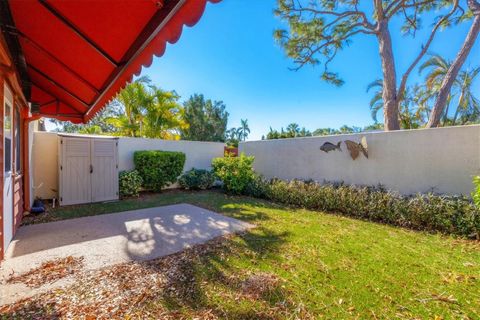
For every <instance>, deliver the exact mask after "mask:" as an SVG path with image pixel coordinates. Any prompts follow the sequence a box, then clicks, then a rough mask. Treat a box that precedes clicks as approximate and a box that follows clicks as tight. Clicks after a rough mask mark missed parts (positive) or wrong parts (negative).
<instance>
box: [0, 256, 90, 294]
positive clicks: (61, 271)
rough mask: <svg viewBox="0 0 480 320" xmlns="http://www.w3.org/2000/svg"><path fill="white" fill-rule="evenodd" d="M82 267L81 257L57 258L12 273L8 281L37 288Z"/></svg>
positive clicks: (73, 272) (75, 271)
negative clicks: (32, 267) (16, 273)
mask: <svg viewBox="0 0 480 320" xmlns="http://www.w3.org/2000/svg"><path fill="white" fill-rule="evenodd" d="M82 267H83V257H72V256H68V257H66V258H59V259H55V260H50V261H47V262H44V263H42V264H41V265H40V266H39V267H37V268H34V269H31V270H30V271H28V272H25V273H22V274H19V275H12V276H11V277H10V278H9V279H8V280H7V282H8V283H24V284H25V285H27V286H28V287H31V288H38V287H41V286H42V285H44V284H47V283H51V282H54V281H57V280H59V279H62V278H65V277H66V276H69V275H72V274H75V273H78V272H79V271H80V270H81V269H82Z"/></svg>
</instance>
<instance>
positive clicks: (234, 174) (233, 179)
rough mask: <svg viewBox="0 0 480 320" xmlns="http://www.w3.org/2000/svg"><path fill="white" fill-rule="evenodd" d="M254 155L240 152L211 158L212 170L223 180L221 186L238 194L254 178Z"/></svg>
mask: <svg viewBox="0 0 480 320" xmlns="http://www.w3.org/2000/svg"><path fill="white" fill-rule="evenodd" d="M253 160H254V157H247V156H245V155H244V154H241V155H240V156H239V157H232V156H227V157H224V158H215V159H213V162H212V166H213V172H214V173H215V174H216V175H217V177H218V178H219V179H220V180H221V181H222V182H223V188H224V189H225V190H226V191H227V192H229V193H233V194H240V193H242V192H244V189H245V188H246V187H247V186H248V185H249V184H250V183H251V182H252V180H254V177H255V174H254V172H253Z"/></svg>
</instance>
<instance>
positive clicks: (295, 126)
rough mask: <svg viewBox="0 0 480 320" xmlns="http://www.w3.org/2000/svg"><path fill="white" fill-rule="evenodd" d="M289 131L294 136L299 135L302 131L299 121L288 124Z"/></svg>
mask: <svg viewBox="0 0 480 320" xmlns="http://www.w3.org/2000/svg"><path fill="white" fill-rule="evenodd" d="M287 133H288V135H289V136H290V137H292V138H294V137H296V136H298V134H299V133H300V126H299V125H298V124H297V123H290V124H289V125H288V126H287Z"/></svg>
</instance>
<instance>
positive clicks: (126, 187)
mask: <svg viewBox="0 0 480 320" xmlns="http://www.w3.org/2000/svg"><path fill="white" fill-rule="evenodd" d="M142 183H143V179H142V177H141V176H140V174H139V173H138V171H137V170H131V171H121V172H120V173H119V175H118V189H119V192H120V197H122V198H124V197H131V196H135V197H138V194H139V193H140V189H141V187H142Z"/></svg>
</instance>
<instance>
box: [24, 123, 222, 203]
mask: <svg viewBox="0 0 480 320" xmlns="http://www.w3.org/2000/svg"><path fill="white" fill-rule="evenodd" d="M57 137H58V136H57V134H56V133H52V132H35V133H34V136H33V145H32V157H33V159H32V163H33V184H32V194H34V196H35V197H40V198H42V199H51V198H53V197H58V196H57V191H58V146H57ZM223 146H224V144H223V143H218V142H197V141H171V140H161V139H144V138H123V137H122V138H119V140H118V161H119V171H122V170H131V169H133V168H134V164H133V153H134V152H135V151H137V150H164V151H180V152H184V153H185V155H186V162H185V167H184V170H189V169H191V168H199V169H208V168H210V165H211V163H212V159H213V158H216V157H222V156H223Z"/></svg>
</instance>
